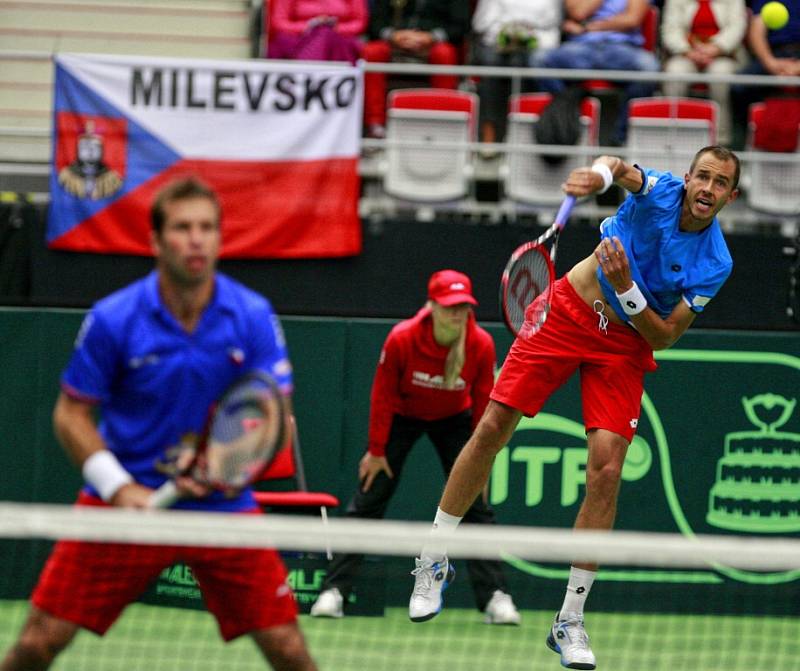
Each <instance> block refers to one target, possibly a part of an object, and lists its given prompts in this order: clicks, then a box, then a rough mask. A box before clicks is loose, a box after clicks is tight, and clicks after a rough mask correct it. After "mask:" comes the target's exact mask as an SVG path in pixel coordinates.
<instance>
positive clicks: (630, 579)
mask: <svg viewBox="0 0 800 671" xmlns="http://www.w3.org/2000/svg"><path fill="white" fill-rule="evenodd" d="M82 317H83V312H81V311H70V310H29V309H5V310H0V340H2V342H3V344H4V346H3V347H2V348H0V369H2V370H3V371H4V375H3V376H2V377H0V398H2V403H1V404H0V491H1V492H2V495H1V496H0V498H2V499H5V500H14V501H37V502H39V501H40V502H62V503H67V502H71V501H72V500H73V499H74V495H75V492H76V490H77V488H78V487H79V486H80V477H79V474H78V473H77V471H76V469H74V468H73V467H72V465H71V464H69V462H68V461H67V459H66V457H65V456H64V455H63V453H62V451H61V450H60V448H59V447H58V445H57V443H56V441H55V438H54V437H53V435H52V428H51V424H50V415H51V412H52V407H53V403H54V401H55V397H56V394H57V390H58V378H59V375H60V372H61V370H62V368H63V366H64V365H65V363H66V361H67V359H68V357H69V354H70V351H71V347H72V342H73V340H74V337H75V334H76V333H77V330H78V328H79V325H80V322H81V320H82ZM283 322H284V326H285V329H286V334H287V340H288V343H289V347H290V352H291V356H292V360H293V363H294V367H295V383H296V390H295V399H294V401H295V411H296V415H297V420H298V426H299V431H300V440H301V446H302V451H303V456H304V462H305V466H306V475H307V478H308V482H309V486H310V487H311V488H312V489H320V490H325V491H329V492H332V493H334V494H336V495H337V496H339V497H340V499H341V500H342V503H343V505H342V510H343V508H344V504H345V503H346V501H347V500H348V499H349V497H350V496H351V495H352V493H353V491H354V488H355V486H356V472H357V470H356V469H357V464H358V461H359V459H360V458H361V456H362V455H363V452H364V450H365V448H366V432H367V423H368V417H369V393H370V387H371V383H372V376H373V373H374V369H375V364H376V362H377V360H378V356H379V353H380V349H381V345H382V343H383V340H384V338H385V337H386V335H387V333H388V332H389V330H390V328H391V326H392V325H393V323H394V322H392V321H388V320H364V319H330V318H326V319H309V318H284V320H283ZM486 327H487V329H488V330H489V331H490V333H491V334H492V335H493V337H494V338H495V341H496V343H497V348H498V357H499V359H500V361H502V358H503V357H504V355H505V352H506V350H507V348H508V347H509V345H510V342H511V338H510V336H509V334H508V333H507V332H506V331H505V329H504V328H503V327H502V326H501V325H499V324H488V325H486ZM656 360H657V362H658V365H659V369H658V370H657V371H656V372H654V373H652V374H649V375H648V376H647V377H646V380H645V393H644V395H643V398H642V412H641V416H640V418H639V422H638V428H637V436H636V438H635V439H634V441H633V443H632V444H631V446H630V449H629V452H628V456H627V459H626V462H625V467H624V470H623V474H622V477H623V483H622V488H621V492H620V500H619V512H618V517H617V527H618V528H621V529H631V530H643V531H659V532H677V533H682V534H685V535H687V536H692V535H694V534H737V535H741V536H743V537H750V536H761V535H766V536H770V537H780V536H791V537H796V536H798V535H800V408H798V407H797V398H798V390H800V334H798V333H789V332H787V333H757V332H729V331H702V330H694V331H690V332H688V333H687V334H686V335H685V336H684V337H683V338H682V339H681V341H680V342H679V343H678V344H677V345H676V346H675V347H673V348H672V349H670V350H666V351H663V352H658V353H657V355H656ZM585 464H586V445H585V435H584V430H583V423H582V416H581V405H580V390H579V380H578V378H577V376H576V377H575V378H573V379H571V380H570V381H569V382H568V383H567V384H566V385H565V386H564V387H563V388H562V389H560V390H559V391H558V392H556V394H554V396H553V397H552V398H551V399H550V401H548V403H547V404H546V405H545V407H544V409H543V411H542V412H541V413H540V414H539V415H537V416H536V417H534V418H525V419H523V420H522V421H521V422H520V424H519V426H518V428H517V430H516V432H515V433H514V436H513V438H512V440H511V441H510V442H509V445H508V446H507V447H506V448H504V450H503V451H502V452H501V453H500V454H499V455H498V457H497V460H496V463H495V467H494V469H493V472H492V476H491V480H490V491H489V496H490V500H491V503H492V505H493V506H494V508H495V510H496V512H497V517H498V521H499V523H501V524H515V525H528V526H546V527H570V526H571V525H572V523H573V521H574V519H575V515H576V514H577V511H578V508H579V506H580V503H581V500H582V498H583V494H584V481H585ZM442 484H443V476H442V473H441V468H440V466H439V464H438V462H437V460H436V457H435V452H434V450H433V448H432V446H431V445H430V444H429V443H428V441H427V439H423V440H422V441H420V443H419V445H418V446H417V448H416V449H415V450H414V452H413V453H412V455H411V456H410V458H409V460H408V462H407V464H406V467H405V470H404V474H403V479H402V482H401V484H400V486H399V488H398V490H397V493H396V494H395V497H394V499H393V501H392V503H391V505H390V507H389V510H388V513H387V516H388V517H391V518H395V519H415V520H430V519H432V516H433V513H434V511H435V507H436V503H437V502H438V499H439V496H440V494H441V489H442ZM342 510H340V511H337V512H339V513H341V512H342ZM42 547H43V544H41V543H40V544H34V545H33V546H32V549H30V550H29V551H27V552H23V553H20V552H18V551H17V552H14V553H12V554H11V555H10V556H6V557H5V558H4V562H5V563H6V565H9V564H8V562H10V563H11V566H12V567H13V569H14V570H15V571H16V573H17V575H19V576H20V579H19V580H18V581H17V582H16V584H15V587H16V588H18V589H19V590H21V591H25V590H27V589H29V588H30V585H31V584H32V582H33V580H34V579H35V576H36V573H37V571H38V566H39V565H40V561H41V557H42V556H43V549H42ZM507 561H508V570H509V577H510V580H511V581H512V583H513V584H521V583H522V582H523V581H528V580H530V579H531V578H536V579H537V584H539V585H544V587H540V588H537V589H542V590H548V589H550V587H548V585H551V586H552V589H553V592H554V593H560V592H561V591H563V581H564V579H565V577H566V567H565V566H552V565H541V564H538V563H536V562H529V561H523V560H521V559H518V558H514V557H508V558H507ZM406 563H408V562H406ZM292 570H293V571H297V573H296V575H295V578H293V579H295V580H297V581H299V582H302V583H303V586H304V588H305V587H307V588H308V591H309V592H311V593H313V587H314V585H315V584H317V583H319V580H320V574H318V573H315V571H318V570H323V568H320V567H318V566H316V565H314V566H310V565H307V566H298V567H293V568H292ZM388 570H389V569H387V571H388ZM402 570H403V571H404V572H407V571H406V570H405V568H403V569H402ZM165 577H167V578H170V577H172V578H175V580H174V583H175V586H176V588H175V589H174V590H172V592H173V594H178V593H181V592H186V593H188V591H187V585H186V584H184V583H187V582H189V579H188V577H187V576H186V575H185V574H181V573H176V574H174V575H173V574H170V575H169V576H165ZM798 578H800V570H797V571H785V572H774V573H753V572H748V571H741V570H736V569H734V568H731V567H729V566H726V565H724V564H719V565H713V566H708V567H707V568H703V569H701V570H697V569H694V570H648V569H625V570H623V569H614V568H606V569H604V570H602V572H601V579H604V580H607V581H609V582H617V583H623V584H631V583H640V584H652V585H672V586H680V585H693V586H696V587H698V588H699V587H702V586H708V587H715V586H719V585H723V584H737V585H740V586H746V585H749V586H752V587H753V588H756V589H767V588H776V589H782V588H785V587H786V586H787V585H790V586H791V590H794V591H797V590H798V585H800V581H798ZM386 583H387V584H386V590H387V594H386V599H387V601H388V602H389V603H392V604H395V603H402V602H403V601H404V600H406V599H407V598H408V593H407V590H408V584H407V583H406V582H398V583H395V582H394V581H386ZM462 583H467V581H462ZM782 586H783V587H782ZM455 588H456V591H455V592H454V595H453V597H452V599H453V600H455V602H456V603H457V602H458V600H459V598H462V597H459V595H458V590H459V589H461V587H460V586H459V585H456V586H455ZM167 591H169V590H167ZM310 598H311V597H308V599H310ZM449 598H451V597H449ZM525 598H526V597H524V596H521V597H520V600H521V601H522V604H521V605H523V606H524V605H526V604H525V602H524V599H525ZM531 598H533V597H531ZM463 601H464V602H466V603H469V602H470V597H469V595H468V594H467V595H466V596H464V597H463Z"/></svg>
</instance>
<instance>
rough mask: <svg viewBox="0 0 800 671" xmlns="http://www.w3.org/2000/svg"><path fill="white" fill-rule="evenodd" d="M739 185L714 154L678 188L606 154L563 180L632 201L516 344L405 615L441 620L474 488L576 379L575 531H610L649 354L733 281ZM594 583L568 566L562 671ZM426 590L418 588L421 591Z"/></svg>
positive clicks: (557, 624) (586, 191)
mask: <svg viewBox="0 0 800 671" xmlns="http://www.w3.org/2000/svg"><path fill="white" fill-rule="evenodd" d="M738 182H739V159H738V158H737V157H736V155H735V154H733V153H732V152H731V151H730V150H728V149H725V148H724V147H720V146H711V147H704V148H703V149H701V150H700V151H699V152H697V154H696V155H695V157H694V159H693V160H692V163H691V166H690V168H689V172H688V173H686V175H685V176H684V177H683V179H679V178H677V177H674V176H673V175H671V174H670V173H660V172H656V171H654V170H646V169H643V168H640V167H639V166H637V165H628V164H627V163H625V162H624V161H622V160H621V159H619V158H616V157H612V156H603V157H601V158H599V159H598V160H597V161H595V163H594V165H592V166H591V167H586V168H578V169H576V170H574V171H572V172H571V173H570V175H569V177H568V178H567V181H566V183H565V184H564V185H563V189H564V191H565V192H566V193H567V194H570V195H573V196H577V197H580V196H587V195H590V194H593V193H601V192H603V191H605V190H606V189H608V188H609V187H610V186H611V184H612V183H616V184H619V185H620V186H622V187H624V188H625V189H627V190H628V191H629V192H630V194H629V195H628V197H627V198H626V199H625V201H624V202H623V203H622V205H621V206H620V207H619V209H618V210H617V213H616V214H615V215H614V216H612V217H609V218H607V219H606V220H605V221H603V223H602V225H601V227H600V233H601V240H600V243H599V244H598V245H597V247H596V248H595V250H594V252H593V253H592V254H590V255H589V256H588V257H587V258H585V259H584V260H583V261H580V262H579V263H577V264H576V265H575V266H574V267H573V268H572V269H571V270H570V271H569V272H568V273H567V275H566V276H565V277H562V278H561V279H560V280H558V281H557V283H556V286H555V291H554V295H553V299H552V309H551V312H550V315H549V317H548V319H547V321H546V322H545V323H544V325H543V326H542V328H541V330H540V331H538V333H536V334H535V335H532V336H529V337H525V336H523V335H520V336H519V337H517V338H516V339H515V341H514V343H513V345H512V347H511V349H510V351H509V353H508V356H507V357H506V360H505V362H504V364H503V368H502V371H501V373H500V376H499V377H498V379H497V382H496V383H495V386H494V389H493V390H492V393H491V396H490V401H489V404H488V406H487V408H486V411H485V412H484V414H483V417H482V418H481V421H480V423H479V424H478V426H477V427H476V428H475V432H474V433H473V434H472V437H471V438H470V439H469V441H468V442H467V444H466V446H465V447H464V449H463V450H462V451H461V453H460V455H459V457H458V459H457V460H456V463H455V465H454V466H453V470H452V472H451V473H450V477H449V479H448V481H447V485H446V487H445V491H444V494H443V495H442V499H441V502H440V503H439V509H438V510H437V513H436V518H435V521H434V525H433V530H432V532H431V536H430V539H429V541H428V543H427V544H426V546H425V548H424V549H423V551H422V559H423V560H425V562H426V565H430V567H431V568H430V575H427V576H424V577H422V576H420V575H417V585H416V586H415V590H414V593H413V595H412V597H411V602H410V610H413V611H414V612H419V611H420V610H423V609H424V610H426V611H428V612H436V611H438V610H439V609H440V608H441V601H442V589H443V586H444V580H443V579H440V576H446V575H447V567H448V560H447V557H446V545H447V538H448V536H449V535H450V534H452V533H453V532H454V531H455V529H456V527H457V525H458V523H459V522H460V521H461V518H462V516H463V515H464V513H465V511H466V510H467V509H468V508H469V506H470V505H471V504H472V502H473V501H474V500H475V498H476V497H477V496H478V494H479V493H480V492H481V490H482V489H483V487H484V485H485V484H486V481H487V479H488V477H489V473H490V471H491V468H492V463H493V462H494V458H495V455H496V454H497V452H498V451H499V450H500V449H501V448H502V447H503V446H504V445H506V444H507V443H508V441H509V440H510V439H511V436H512V434H513V432H514V429H515V427H516V426H517V423H518V422H519V420H520V418H521V417H522V415H527V416H533V415H535V414H536V413H537V412H539V410H540V409H541V408H542V406H543V405H544V403H545V401H546V400H547V398H548V397H549V396H550V395H551V394H552V393H553V392H554V391H555V390H556V389H557V388H558V387H560V386H561V385H562V384H563V383H564V382H565V381H566V380H567V379H568V378H569V377H570V376H571V375H572V374H573V373H575V372H576V371H580V382H581V398H582V405H583V418H584V425H585V428H586V435H587V440H588V463H587V465H586V495H585V497H584V500H583V502H582V504H581V507H580V510H579V512H578V516H577V519H576V521H575V527H576V528H579V529H610V528H612V526H613V524H614V518H615V516H616V504H617V493H618V490H619V484H620V473H621V471H622V464H623V461H624V460H625V452H626V450H627V448H628V445H629V444H630V442H631V440H632V439H633V436H634V434H635V432H636V427H637V424H638V422H639V413H640V405H641V397H642V391H643V382H644V374H645V373H646V372H649V371H654V370H655V369H656V364H655V361H654V359H653V350H660V349H665V348H667V347H670V346H671V345H672V344H673V343H675V342H676V341H677V340H678V338H680V336H681V335H683V333H684V332H685V331H686V329H687V328H689V326H690V325H691V324H692V322H693V321H694V318H695V316H696V314H697V313H699V312H702V311H703V309H704V308H705V306H706V305H707V304H708V302H709V301H710V300H711V299H712V298H713V297H714V295H715V294H716V293H717V292H718V291H719V288H720V287H721V286H722V284H723V283H724V282H725V280H726V279H727V277H728V275H729V274H730V272H731V268H732V265H733V264H732V261H731V257H730V254H729V253H728V249H727V247H726V245H725V240H724V239H723V236H722V231H721V229H720V226H719V223H718V221H717V219H716V215H717V213H718V212H719V211H720V210H721V209H722V208H723V207H725V205H727V204H728V203H730V202H732V201H733V200H734V199H735V198H736V196H737V194H738V191H737V185H738ZM523 331H524V329H523ZM596 571H597V566H596V565H594V564H575V565H574V566H572V568H571V571H570V577H569V583H568V585H567V591H566V597H565V599H564V603H563V605H562V606H561V609H560V610H559V611H558V613H557V614H556V617H555V621H554V623H553V625H552V627H551V631H550V633H549V634H548V637H547V645H548V646H549V647H550V648H551V649H552V650H554V651H556V652H558V653H559V654H560V655H561V663H562V664H563V665H564V666H565V667H567V668H571V669H594V668H595V665H596V664H595V656H594V654H593V653H592V650H591V647H590V645H589V637H588V636H587V635H586V631H585V628H584V620H583V611H584V603H585V601H586V597H587V596H588V594H589V590H590V589H591V587H592V582H593V581H594V577H595V573H596ZM423 580H424V582H425V583H427V585H428V586H429V588H428V589H427V590H422V589H421V585H422V583H423Z"/></svg>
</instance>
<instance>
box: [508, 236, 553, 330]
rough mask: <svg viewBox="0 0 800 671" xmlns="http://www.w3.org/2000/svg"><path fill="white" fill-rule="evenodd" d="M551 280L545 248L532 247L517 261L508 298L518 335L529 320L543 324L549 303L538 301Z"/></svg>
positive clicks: (511, 271)
mask: <svg viewBox="0 0 800 671" xmlns="http://www.w3.org/2000/svg"><path fill="white" fill-rule="evenodd" d="M552 281H553V273H552V266H551V264H550V262H549V256H548V254H547V252H546V251H545V250H544V249H543V248H542V247H540V246H538V245H536V246H534V247H531V248H530V249H528V250H526V251H525V252H524V253H523V254H521V255H520V256H519V258H517V259H516V261H515V263H514V264H513V265H512V267H511V269H510V272H509V275H508V282H507V288H506V296H505V310H506V317H507V319H508V321H509V323H510V325H511V326H512V328H513V330H514V332H515V333H519V332H520V331H521V330H522V328H523V325H525V323H526V321H527V322H532V323H533V324H538V325H541V323H543V322H544V319H545V318H546V317H547V311H548V309H549V303H548V302H547V301H545V300H540V301H537V299H538V298H540V297H542V296H544V295H545V294H546V293H547V292H548V290H549V288H550V285H551V283H552Z"/></svg>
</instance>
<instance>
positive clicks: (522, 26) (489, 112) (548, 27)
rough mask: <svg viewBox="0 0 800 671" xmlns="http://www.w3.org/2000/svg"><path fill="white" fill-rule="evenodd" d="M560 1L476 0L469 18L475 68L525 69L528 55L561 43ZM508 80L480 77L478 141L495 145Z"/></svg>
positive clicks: (503, 117) (503, 113) (502, 113)
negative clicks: (479, 128)
mask: <svg viewBox="0 0 800 671" xmlns="http://www.w3.org/2000/svg"><path fill="white" fill-rule="evenodd" d="M561 18H562V3H561V0H478V5H477V7H476V8H475V14H474V16H473V17H472V29H473V31H474V32H475V40H474V42H473V43H472V60H473V62H474V63H475V64H476V65H492V66H507V67H518V68H519V67H525V66H527V64H528V61H529V60H530V57H531V54H532V52H534V51H536V52H537V53H539V54H540V55H541V54H544V53H545V52H546V51H548V50H549V49H553V48H555V47H557V46H558V44H559V42H560V41H561ZM509 85H510V82H509V80H508V79H504V78H502V77H481V79H480V82H479V83H478V95H479V96H480V100H481V105H480V116H481V122H480V123H481V142H496V141H497V139H498V135H499V134H498V128H500V129H502V128H503V127H504V125H503V122H504V120H505V117H506V111H507V108H508V105H507V103H508V95H509Z"/></svg>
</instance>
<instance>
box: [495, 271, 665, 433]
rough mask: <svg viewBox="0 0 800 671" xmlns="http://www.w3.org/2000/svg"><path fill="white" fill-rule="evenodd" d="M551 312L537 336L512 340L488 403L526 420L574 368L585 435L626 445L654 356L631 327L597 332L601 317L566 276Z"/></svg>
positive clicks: (557, 286) (610, 326)
mask: <svg viewBox="0 0 800 671" xmlns="http://www.w3.org/2000/svg"><path fill="white" fill-rule="evenodd" d="M551 307H552V309H551V310H550V313H549V315H548V317H547V321H545V323H544V326H542V329H541V330H540V331H539V332H538V333H537V334H535V335H534V336H531V337H529V338H517V339H516V340H514V344H513V345H512V346H511V350H510V351H509V353H508V356H506V360H505V362H504V363H503V368H502V370H501V371H500V375H499V377H498V378H497V382H496V383H495V386H494V389H493V390H492V393H491V398H492V399H493V400H495V401H498V402H499V403H504V404H505V405H508V406H511V407H512V408H516V409H517V410H519V411H521V412H522V413H524V414H525V415H528V416H529V417H530V416H533V415H535V414H536V413H537V412H539V410H541V409H542V406H543V405H544V403H545V401H546V400H547V399H548V398H549V397H550V395H551V394H552V393H553V392H554V391H555V390H556V389H558V388H559V387H560V386H561V385H562V384H564V383H565V382H566V381H567V379H568V378H569V377H570V376H571V375H572V374H573V373H574V372H575V370H576V369H578V370H580V375H581V401H582V404H583V423H584V426H585V427H586V431H587V432H588V431H590V430H591V429H607V430H608V431H613V432H614V433H617V434H619V435H621V436H623V437H624V438H625V439H626V440H627V441H628V442H630V441H631V440H632V439H633V436H634V435H635V434H636V427H637V426H638V423H639V413H640V412H641V404H642V391H643V389H644V374H645V373H646V372H649V371H654V370H655V369H656V362H655V360H654V359H653V351H652V350H651V349H650V346H649V345H648V344H647V341H645V339H644V338H642V337H641V336H640V335H639V334H638V333H636V331H635V330H634V329H632V328H631V327H629V326H622V325H619V324H612V323H610V322H609V323H608V324H607V326H606V330H605V331H604V330H602V329H601V328H599V322H600V317H599V315H598V314H597V313H596V312H595V311H594V310H593V309H592V308H591V307H589V306H588V305H587V304H586V303H585V302H584V301H583V299H582V298H581V297H580V296H578V294H577V293H576V292H575V289H573V288H572V285H571V284H570V283H569V282H568V281H567V278H566V277H562V278H561V279H560V280H558V281H557V282H556V284H555V287H554V291H553V301H552V306H551ZM610 309H611V308H609V307H608V306H606V310H610Z"/></svg>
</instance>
